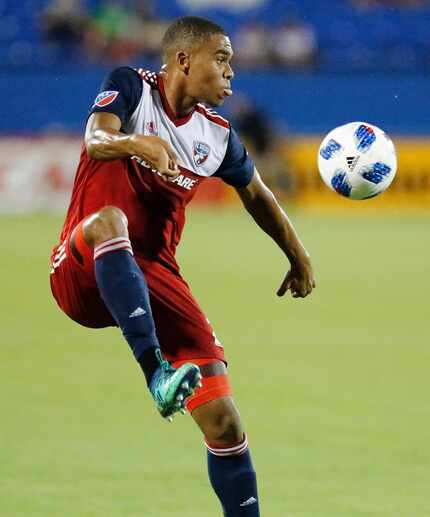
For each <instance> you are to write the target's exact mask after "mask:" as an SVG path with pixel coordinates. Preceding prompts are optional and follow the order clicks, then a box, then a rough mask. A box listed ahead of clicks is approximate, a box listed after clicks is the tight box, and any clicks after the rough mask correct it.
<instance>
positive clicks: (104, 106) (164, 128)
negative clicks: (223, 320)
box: [51, 17, 315, 517]
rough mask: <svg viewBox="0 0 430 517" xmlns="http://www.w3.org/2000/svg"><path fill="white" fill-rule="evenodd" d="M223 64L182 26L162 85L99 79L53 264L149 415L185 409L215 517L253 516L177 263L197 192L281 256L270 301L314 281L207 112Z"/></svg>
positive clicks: (171, 44)
mask: <svg viewBox="0 0 430 517" xmlns="http://www.w3.org/2000/svg"><path fill="white" fill-rule="evenodd" d="M232 56H233V50H232V46H231V43H230V40H229V38H228V36H227V35H226V33H225V32H224V30H223V29H222V28H221V27H219V26H218V25H216V24H214V23H212V22H210V21H207V20H204V19H202V18H197V17H185V18H181V19H179V20H177V21H175V22H174V23H173V24H172V25H171V26H170V27H169V28H168V30H167V32H166V34H165V36H164V39H163V57H164V63H165V64H164V66H163V68H162V71H161V72H160V73H158V74H155V73H151V72H146V71H143V70H142V69H138V70H135V69H132V68H127V67H122V68H119V69H116V70H114V71H113V72H112V73H111V74H110V75H109V76H108V77H107V78H106V79H105V81H104V83H103V85H102V87H101V91H100V93H99V94H98V96H97V97H96V99H95V101H94V104H93V106H92V108H91V111H90V116H89V118H88V122H87V126H86V132H85V145H84V146H83V148H82V153H81V158H80V162H79V166H78V170H77V173H76V178H75V183H74V187H73V193H72V198H71V202H70V206H69V210H68V212H67V216H66V220H65V223H64V227H63V230H62V233H61V237H60V244H59V245H58V246H56V247H55V248H54V250H53V253H52V271H51V287H52V292H53V295H54V297H55V299H56V300H57V303H58V305H59V306H60V308H61V309H62V310H63V311H64V312H65V313H66V314H67V315H68V316H69V317H70V318H72V319H73V320H75V321H76V322H78V323H80V324H81V325H84V326H86V327H92V328H99V327H106V326H118V327H120V329H121V331H122V333H123V335H124V337H125V339H126V340H127V342H128V343H129V345H130V347H131V349H132V351H133V353H134V355H135V358H136V360H137V361H138V363H139V364H140V366H141V368H142V370H143V373H144V375H145V377H146V381H147V384H148V387H149V390H150V392H151V394H152V396H153V398H154V399H155V402H156V405H157V408H158V410H159V411H160V413H161V414H162V415H163V416H165V417H168V418H171V417H172V416H173V414H175V413H176V412H177V411H178V410H183V411H184V408H185V407H186V408H187V409H188V411H189V412H190V413H191V415H192V417H193V418H194V420H195V421H196V423H197V425H198V426H199V427H200V429H201V431H202V433H203V435H204V438H205V442H206V445H207V450H208V454H207V457H208V470H209V478H210V481H211V484H212V486H213V488H214V490H215V492H216V494H217V495H218V497H219V499H220V501H221V504H222V507H223V511H224V515H225V516H226V517H238V516H247V517H256V516H259V515H260V514H259V500H258V495H257V483H256V474H255V471H254V468H253V465H252V462H251V456H250V452H249V449H248V439H247V436H246V434H245V432H244V429H243V426H242V423H241V420H240V416H239V412H238V410H237V408H236V405H235V403H234V401H233V398H232V392H231V388H230V383H229V378H228V371H227V367H226V364H227V363H226V361H225V357H224V349H223V347H222V345H221V343H220V342H219V341H218V340H217V339H216V337H215V334H214V332H213V330H212V328H211V326H210V324H209V322H208V320H207V319H206V317H205V315H204V314H203V312H202V310H201V309H200V307H199V305H198V304H197V302H196V301H195V299H194V298H193V296H192V294H191V291H190V289H189V287H188V284H187V283H186V282H185V280H184V279H183V278H182V277H181V274H180V271H179V266H178V264H177V262H176V260H175V249H176V246H177V244H178V242H179V239H180V236H181V232H182V228H183V226H184V222H185V216H184V210H185V206H186V205H187V204H188V202H189V201H190V200H191V199H192V197H193V196H194V194H195V192H196V190H197V188H198V186H199V185H200V183H202V182H203V181H206V180H208V178H210V177H213V176H214V177H219V178H221V179H222V180H223V181H225V182H226V183H228V184H229V185H231V186H232V187H234V188H235V189H236V190H237V192H238V194H239V196H240V198H241V200H242V202H243V204H244V206H245V208H246V210H247V211H248V212H249V213H250V214H251V215H252V217H253V218H254V219H255V221H256V223H257V224H258V225H259V226H260V227H261V228H262V229H263V230H264V231H265V232H266V233H268V234H269V235H270V236H271V237H272V238H273V240H274V241H275V242H276V244H278V245H279V246H280V248H281V249H282V250H283V251H284V253H285V255H286V257H287V258H288V260H289V262H290V268H289V271H288V273H287V275H286V277H285V279H284V281H283V282H282V284H281V286H280V288H279V290H278V293H277V294H278V295H279V296H283V295H284V294H285V293H286V292H287V291H288V290H290V291H291V293H292V296H293V297H305V296H307V295H308V294H309V293H310V292H311V291H312V289H313V288H314V287H315V282H314V278H313V273H312V267H311V263H310V259H309V255H308V253H307V252H306V250H305V248H304V247H303V245H302V244H301V242H300V240H299V238H298V237H297V235H296V233H295V231H294V229H293V227H292V225H291V223H290V221H289V219H288V217H287V216H286V214H285V213H284V211H283V210H282V209H281V207H280V206H279V204H278V203H277V201H276V200H275V198H274V196H273V194H272V193H271V192H270V190H268V188H267V187H266V186H265V185H264V183H263V181H262V179H261V177H260V175H259V173H258V172H257V170H256V169H255V166H254V164H253V162H252V160H251V158H250V157H249V156H248V154H247V152H246V150H245V148H244V146H243V144H242V143H241V141H240V139H239V137H238V135H237V134H236V132H235V131H234V129H233V128H232V127H231V126H230V124H229V123H228V121H227V120H225V119H224V118H222V117H221V116H219V115H218V114H217V113H215V112H214V111H212V110H211V109H208V108H207V107H206V106H208V105H209V106H220V105H221V104H222V103H223V102H224V99H225V98H227V97H230V96H231V95H232V89H231V81H232V79H233V70H232V68H231V65H230V61H231V59H232ZM199 385H200V386H199ZM194 390H195V392H194Z"/></svg>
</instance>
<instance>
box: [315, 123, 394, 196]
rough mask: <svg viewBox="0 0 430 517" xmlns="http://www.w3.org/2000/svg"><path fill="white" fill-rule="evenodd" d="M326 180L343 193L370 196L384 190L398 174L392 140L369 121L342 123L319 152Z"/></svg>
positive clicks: (322, 174) (321, 170)
mask: <svg viewBox="0 0 430 517" xmlns="http://www.w3.org/2000/svg"><path fill="white" fill-rule="evenodd" d="M318 169H319V171H320V174H321V177H322V179H323V181H324V183H325V184H326V185H327V186H328V187H329V188H331V189H332V190H334V191H335V192H337V193H338V194H341V195H342V196H345V197H349V198H351V199H368V198H371V197H375V196H377V195H378V194H380V193H381V192H384V190H386V189H387V188H388V187H389V185H390V184H391V182H392V181H393V179H394V176H395V175H396V170H397V157H396V149H395V147H394V144H393V142H392V141H391V139H390V138H389V137H388V136H387V135H386V134H385V133H384V131H382V129H379V128H378V127H376V126H373V125H371V124H368V123H367V122H351V123H350V124H345V125H344V126H339V127H337V128H336V129H333V131H330V133H329V134H328V135H327V136H326V137H325V138H324V140H323V141H322V143H321V146H320V149H319V153H318Z"/></svg>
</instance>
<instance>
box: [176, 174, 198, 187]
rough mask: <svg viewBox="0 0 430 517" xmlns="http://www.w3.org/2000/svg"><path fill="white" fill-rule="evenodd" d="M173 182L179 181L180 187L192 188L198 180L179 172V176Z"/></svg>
mask: <svg viewBox="0 0 430 517" xmlns="http://www.w3.org/2000/svg"><path fill="white" fill-rule="evenodd" d="M172 183H177V184H178V185H179V186H180V187H182V188H184V189H186V190H191V189H192V188H193V187H194V185H195V184H196V183H197V180H193V179H191V178H187V176H184V175H183V174H179V176H178V177H177V178H175V179H174V180H172Z"/></svg>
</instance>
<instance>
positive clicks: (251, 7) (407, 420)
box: [0, 0, 430, 517]
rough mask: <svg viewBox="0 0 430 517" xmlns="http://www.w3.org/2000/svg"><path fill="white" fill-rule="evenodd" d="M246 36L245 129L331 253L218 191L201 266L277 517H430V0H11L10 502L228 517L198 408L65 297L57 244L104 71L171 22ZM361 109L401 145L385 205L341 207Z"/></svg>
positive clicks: (5, 361) (27, 509)
mask: <svg viewBox="0 0 430 517" xmlns="http://www.w3.org/2000/svg"><path fill="white" fill-rule="evenodd" d="M184 14H196V15H201V16H206V17H209V18H211V19H212V20H214V21H217V22H219V23H220V24H222V25H223V26H224V27H225V28H226V29H227V30H228V31H229V32H230V34H231V37H232V40H233V45H234V47H235V50H236V57H235V64H234V66H235V71H236V79H235V81H234V89H235V97H233V98H232V99H231V100H230V101H228V102H227V105H226V106H225V108H223V113H224V114H225V115H227V116H228V117H229V118H231V119H232V121H233V122H234V124H235V125H236V127H237V128H238V129H239V130H240V132H241V134H242V135H243V138H244V139H245V140H246V142H247V144H248V146H249V148H250V150H251V152H252V154H253V155H254V156H255V158H256V161H257V163H258V166H259V168H260V169H261V171H262V174H263V176H264V177H265V179H266V181H267V183H268V184H269V185H270V186H271V187H272V189H273V190H274V191H275V192H276V193H277V195H278V196H279V198H280V199H281V201H282V203H283V204H284V205H285V207H286V208H287V211H288V212H289V214H290V215H291V216H292V218H293V220H294V221H295V222H296V225H297V228H298V230H299V232H300V234H301V235H302V237H303V239H304V241H305V243H306V245H307V246H308V248H309V249H310V251H311V254H312V256H313V259H314V263H315V268H316V273H317V281H318V288H317V290H316V291H315V293H314V295H313V296H312V297H311V298H309V299H307V300H305V301H295V302H293V301H291V300H278V299H276V297H275V296H274V292H275V290H276V288H277V286H278V284H279V283H280V281H281V278H282V275H283V272H284V269H285V267H286V265H285V261H284V260H283V258H282V256H281V255H280V253H279V252H278V251H277V250H276V249H275V247H274V246H273V245H272V244H271V243H270V242H269V240H268V239H267V238H266V237H265V236H264V235H262V234H260V233H261V232H260V233H259V232H258V231H257V230H256V228H255V227H254V226H253V224H252V223H251V222H250V221H249V220H248V217H247V216H246V214H244V213H243V212H242V211H240V210H239V209H238V204H237V200H236V197H235V195H234V193H232V192H231V190H229V189H228V188H226V187H225V186H223V185H221V184H220V183H217V182H216V180H214V182H213V183H212V184H211V188H206V189H205V190H203V191H202V192H201V193H200V195H199V197H198V199H197V200H196V203H195V204H194V208H193V209H191V210H190V213H189V227H188V228H187V229H186V232H185V237H184V242H183V244H182V246H181V248H180V252H179V253H180V258H181V261H182V264H183V272H184V275H185V277H186V278H187V279H188V280H189V282H190V283H191V286H192V287H193V289H194V292H195V294H196V296H197V298H198V299H199V300H200V301H201V304H202V306H203V307H204V309H205V310H206V311H207V314H208V316H209V317H210V319H211V321H212V323H213V324H214V327H215V329H216V330H217V333H218V334H219V336H220V338H221V340H222V341H223V342H224V344H225V346H226V348H227V353H228V357H229V358H230V361H231V371H232V377H233V383H234V386H235V389H236V398H237V400H238V402H239V404H240V407H241V409H242V414H243V417H244V419H245V422H246V424H247V427H248V430H249V434H250V440H251V444H252V447H253V449H254V456H255V463H256V466H257V469H258V473H259V477H260V482H261V488H260V491H261V497H262V501H263V502H262V508H263V515H264V516H265V517H293V516H294V517H299V516H300V517H302V516H307V517H337V516H339V517H351V516H370V515H372V516H373V515H374V516H376V515H378V516H387V517H399V516H405V517H421V516H422V517H424V516H428V515H430V499H429V497H428V486H429V484H430V452H429V446H428V434H429V428H430V411H429V406H428V393H429V389H430V380H429V376H428V364H429V359H430V352H429V345H430V331H429V308H428V307H429V306H428V292H429V289H430V281H429V273H430V266H429V264H430V244H429V229H430V211H429V207H430V140H429V132H430V129H429V128H430V101H429V91H430V90H429V87H430V80H429V72H430V4H429V2H428V1H426V0H331V1H330V2H323V1H319V0H291V1H290V0H158V1H155V0H154V1H149V0H147V1H145V0H51V1H48V0H22V1H16V0H0V93H1V95H2V98H3V104H2V110H1V113H2V116H1V117H0V231H1V235H2V254H1V259H0V260H1V261H0V266H1V267H0V283H1V285H2V287H3V289H2V296H1V297H0V314H1V322H2V332H1V334H0V336H1V337H0V343H1V347H0V385H1V390H0V415H1V423H0V514H1V515H2V516H4V517H18V516H24V515H26V516H27V515H28V516H32V517H33V516H43V517H49V516H52V517H58V516H59V515H63V516H67V517H68V516H73V517H74V516H80V517H81V516H85V517H87V516H88V517H99V516H103V517H119V516H121V517H125V516H127V517H132V516H133V517H134V516H136V517H137V516H145V517H165V516H179V515H180V516H182V517H184V516H185V517H197V516H199V517H201V516H207V517H215V516H217V515H219V510H218V505H217V501H216V500H215V498H214V496H213V495H212V494H211V492H210V490H209V489H208V482H207V480H206V474H205V470H204V467H203V457H204V450H203V447H202V445H201V439H200V437H199V435H198V432H197V430H196V429H194V427H193V426H192V425H191V422H190V421H189V419H182V420H178V421H177V422H175V424H174V427H169V426H167V425H165V423H164V422H162V421H161V420H160V419H159V418H158V417H157V416H156V415H155V411H154V410H153V408H152V405H151V402H150V401H149V398H148V397H147V395H146V393H145V387H144V385H143V382H142V378H141V376H140V375H139V372H138V370H137V368H135V367H134V364H133V361H132V360H131V358H130V354H129V352H128V350H127V346H126V345H124V344H123V343H122V342H121V339H120V338H119V335H118V333H117V332H116V331H115V330H106V331H98V332H92V331H88V330H86V329H83V328H80V327H78V326H77V325H74V324H73V323H72V322H70V321H68V320H67V319H66V318H65V317H63V315H62V314H61V313H60V312H59V311H58V310H57V309H56V307H55V304H54V302H53V301H52V300H51V298H50V293H49V288H48V275H49V268H48V257H49V252H50V248H51V246H52V245H53V244H54V243H55V242H56V239H57V236H58V233H59V230H60V226H61V223H62V217H63V215H64V211H65V209H66V207H67V202H68V198H69V194H70V189H71V185H72V182H73V175H74V170H75V167H76V164H77V161H78V155H79V147H80V145H81V141H82V131H83V128H84V124H85V117H86V112H87V110H88V108H89V106H90V105H91V104H92V101H93V99H94V97H95V94H96V92H97V89H98V86H99V84H100V82H101V80H102V78H103V76H104V75H105V74H106V73H107V72H108V71H109V70H110V69H112V68H114V67H116V66H119V65H122V64H130V65H137V66H139V67H144V68H146V67H147V68H149V69H153V70H156V69H158V68H159V66H160V61H159V58H158V49H159V44H160V39H161V36H162V34H163V32H164V29H165V27H166V26H167V25H168V23H169V21H170V20H171V19H172V18H175V17H177V16H181V15H184ZM354 120H365V121H367V122H370V123H373V124H376V125H378V126H380V127H382V128H383V129H384V130H386V131H387V132H388V133H389V134H390V136H391V137H392V138H393V140H394V142H395V144H396V146H397V150H398V156H399V169H398V174H397V178H396V180H395V181H394V183H393V185H392V186H391V187H390V189H389V191H388V192H386V193H384V194H383V195H382V196H381V197H378V198H376V199H372V200H369V201H365V202H352V201H348V200H345V199H342V198H340V197H339V196H337V195H335V194H334V193H332V192H330V191H329V190H328V189H327V188H326V187H324V186H323V184H322V182H321V180H320V179H319V176H318V173H317V170H316V153H317V148H318V145H319V142H320V140H321V138H322V136H323V135H324V134H325V133H327V132H328V131H329V130H331V129H332V128H334V127H335V126H338V125H340V124H343V123H346V122H350V121H354Z"/></svg>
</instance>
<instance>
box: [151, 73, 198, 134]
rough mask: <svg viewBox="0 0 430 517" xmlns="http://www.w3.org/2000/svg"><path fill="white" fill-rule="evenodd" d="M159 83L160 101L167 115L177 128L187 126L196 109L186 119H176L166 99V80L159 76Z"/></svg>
mask: <svg viewBox="0 0 430 517" xmlns="http://www.w3.org/2000/svg"><path fill="white" fill-rule="evenodd" d="M157 83H158V91H159V93H160V99H161V104H162V105H163V109H164V111H165V112H166V115H167V116H168V117H169V119H170V120H171V121H172V122H173V123H174V124H175V126H176V127H178V126H183V125H184V124H186V123H187V122H188V121H189V120H190V118H191V117H192V116H193V113H194V111H195V108H193V109H192V110H191V111H190V112H189V113H188V115H185V117H179V118H178V117H176V116H175V114H174V112H173V110H172V108H171V107H170V105H169V102H168V100H167V97H166V92H165V90H164V80H163V78H162V77H161V75H160V74H159V75H157Z"/></svg>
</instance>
